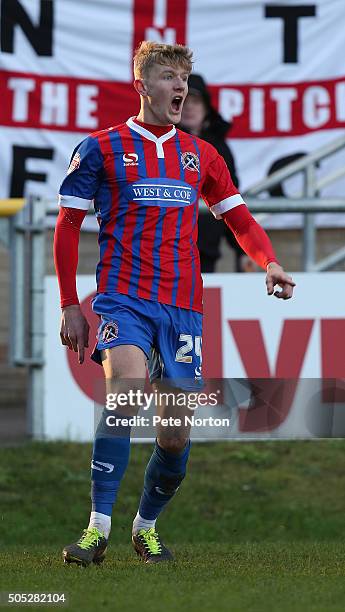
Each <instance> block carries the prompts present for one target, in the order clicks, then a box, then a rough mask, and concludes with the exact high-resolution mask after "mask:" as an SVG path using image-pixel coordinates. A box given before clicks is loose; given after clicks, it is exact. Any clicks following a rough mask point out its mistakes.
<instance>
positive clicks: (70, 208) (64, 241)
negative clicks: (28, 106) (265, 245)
mask: <svg viewBox="0 0 345 612" xmlns="http://www.w3.org/2000/svg"><path fill="white" fill-rule="evenodd" d="M102 165H103V163H102V156H101V153H100V151H99V146H98V142H97V141H96V140H95V139H93V138H91V137H88V138H86V139H85V140H84V141H83V142H82V143H81V145H80V146H79V147H77V149H75V151H74V152H73V155H72V159H71V163H70V166H69V169H68V172H67V176H66V178H65V179H64V181H63V183H62V185H61V188H60V195H59V204H60V210H59V215H58V219H57V223H56V228H55V235H54V262H55V269H56V274H57V277H58V282H59V288H60V297H61V308H62V315H61V327H60V338H61V342H62V344H63V345H65V346H67V347H68V348H69V349H71V350H73V351H75V352H77V353H78V361H79V363H83V361H84V349H85V347H87V346H88V336H89V324H88V322H87V320H86V318H85V317H84V315H83V313H82V311H81V309H80V306H79V298H78V293H77V287H76V275H77V268H78V246H79V236H80V228H81V225H82V222H83V220H84V218H85V216H86V213H87V210H88V208H89V207H90V205H91V203H92V200H93V198H94V196H95V194H96V192H97V189H98V187H99V183H100V180H101V172H102Z"/></svg>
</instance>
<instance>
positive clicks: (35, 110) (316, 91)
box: [0, 0, 345, 138]
mask: <svg viewBox="0 0 345 612" xmlns="http://www.w3.org/2000/svg"><path fill="white" fill-rule="evenodd" d="M137 1H138V2H139V0H137ZM140 2H141V0H140ZM167 6H168V8H169V7H170V2H168V5H167ZM169 10H170V9H169ZM168 15H169V11H168ZM138 19H139V17H138ZM179 19H182V18H181V16H180V17H179ZM176 23H177V24H179V26H178V30H179V31H182V30H183V27H182V21H181V22H180V21H178V22H176ZM176 27H177V26H176ZM210 90H211V93H212V97H213V101H214V105H215V106H217V107H219V110H220V111H221V114H222V115H223V116H224V118H225V119H227V120H232V119H233V120H234V125H233V127H232V130H231V138H270V137H282V136H297V135H302V134H308V133H310V132H313V131H316V130H331V129H338V128H344V127H345V105H344V96H345V79H344V78H342V79H333V80H328V81H318V82H317V83H316V82H310V83H297V84H293V83H289V85H287V84H283V85H282V84H266V85H260V86H258V85H253V84H252V85H222V86H221V87H219V86H210ZM0 97H1V107H0V125H7V126H13V127H30V128H38V129H40V128H43V129H53V130H62V131H65V132H67V131H71V132H87V133H89V132H91V131H94V130H97V129H105V128H107V127H110V126H111V125H117V124H119V123H122V122H123V121H126V120H127V119H128V117H129V116H130V115H134V114H135V113H137V112H138V109H139V97H138V94H137V93H136V92H135V90H134V88H133V85H132V83H116V82H114V81H98V80H96V79H79V78H74V77H63V76H61V77H53V76H44V77H42V76H38V75H37V74H31V73H19V72H6V71H1V72H0Z"/></svg>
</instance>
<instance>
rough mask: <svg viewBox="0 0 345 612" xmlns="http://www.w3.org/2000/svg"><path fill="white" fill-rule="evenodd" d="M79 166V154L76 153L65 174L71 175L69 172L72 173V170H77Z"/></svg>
mask: <svg viewBox="0 0 345 612" xmlns="http://www.w3.org/2000/svg"><path fill="white" fill-rule="evenodd" d="M79 166H80V153H76V154H75V155H74V156H73V159H72V161H71V163H70V165H69V168H68V170H67V174H71V172H73V171H74V170H78V168H79Z"/></svg>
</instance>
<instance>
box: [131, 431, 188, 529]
mask: <svg viewBox="0 0 345 612" xmlns="http://www.w3.org/2000/svg"><path fill="white" fill-rule="evenodd" d="M189 452H190V440H188V443H187V445H186V447H185V448H184V449H183V451H182V452H181V453H179V454H175V453H170V452H168V451H166V450H164V449H163V448H161V447H160V446H159V444H158V442H157V441H156V444H155V448H154V451H153V453H152V456H151V459H150V461H149V462H148V464H147V468H146V471H145V479H144V490H143V494H142V496H141V500H140V505H139V514H140V516H141V517H142V518H143V519H147V520H154V519H156V518H157V517H158V515H159V514H160V513H161V511H162V510H163V508H164V507H165V506H166V505H167V503H168V502H169V501H170V499H171V498H172V497H173V496H174V495H175V493H176V491H177V489H178V488H179V486H180V484H181V482H182V480H183V479H184V477H185V475H186V466H187V461H188V457H189Z"/></svg>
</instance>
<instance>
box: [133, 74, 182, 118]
mask: <svg viewBox="0 0 345 612" xmlns="http://www.w3.org/2000/svg"><path fill="white" fill-rule="evenodd" d="M188 76H189V74H188V72H186V70H185V69H184V68H179V67H173V66H166V65H162V64H155V65H154V66H152V68H151V69H150V72H149V75H148V77H147V78H145V79H143V82H144V85H145V87H146V93H147V96H145V100H146V104H145V115H146V121H147V122H148V123H150V122H151V123H156V124H160V125H167V124H169V123H173V124H176V123H179V122H180V121H181V112H182V106H183V102H184V100H185V98H186V96H187V93H188V86H187V81H188Z"/></svg>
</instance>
